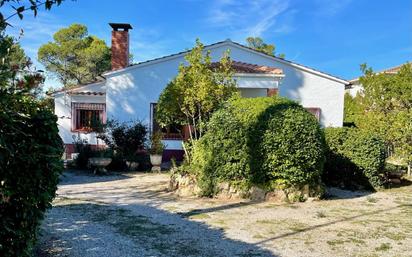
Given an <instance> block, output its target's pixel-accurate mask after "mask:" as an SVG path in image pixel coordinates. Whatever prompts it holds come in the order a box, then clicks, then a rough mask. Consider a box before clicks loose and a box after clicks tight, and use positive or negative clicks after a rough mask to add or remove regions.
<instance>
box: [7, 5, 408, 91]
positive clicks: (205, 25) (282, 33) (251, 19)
mask: <svg viewBox="0 0 412 257" xmlns="http://www.w3.org/2000/svg"><path fill="white" fill-rule="evenodd" d="M109 22H127V23H131V24H132V26H133V30H132V31H131V40H130V42H131V52H132V53H133V55H134V61H135V62H138V61H144V60H147V59H152V58H156V57H160V56H163V55H167V54H172V53H175V52H179V51H182V50H185V49H188V48H190V47H192V46H193V45H194V41H195V39H196V38H200V39H201V41H202V42H203V43H205V44H209V43H214V42H217V41H222V40H225V39H227V38H230V39H232V40H233V41H236V42H239V43H244V41H245V38H246V37H248V36H260V37H262V38H263V39H264V40H265V41H266V42H268V43H275V45H276V47H277V52H278V53H284V54H286V59H288V60H291V61H295V62H298V63H301V64H304V65H307V66H310V67H313V68H316V69H319V70H321V71H324V72H327V73H331V74H333V75H336V76H339V77H342V78H345V79H351V78H354V77H356V76H358V75H360V71H359V65H360V64H361V63H365V62H366V63H368V64H369V65H370V66H372V67H373V68H374V69H375V70H380V69H384V68H387V67H391V66H396V65H398V64H400V63H403V62H406V61H411V60H412V1H411V0H393V1H385V0H283V1H278V0H260V1H259V0H256V1H253V0H205V1H203V0H173V1H168V0H151V1H144V0H118V1H113V0H77V1H71V0H66V1H65V2H63V4H62V5H61V6H60V7H56V8H53V9H52V10H51V11H48V12H46V11H44V10H42V11H40V12H39V15H38V16H37V18H33V17H32V15H31V14H29V13H27V14H26V16H25V18H24V20H23V21H18V19H17V18H15V19H14V20H12V21H11V23H12V24H14V25H15V27H14V28H11V29H9V33H12V34H17V32H18V30H19V29H20V28H22V29H23V30H24V36H23V38H22V39H21V40H20V42H21V44H22V46H23V48H24V49H25V50H26V53H27V54H28V55H29V56H30V57H32V59H33V60H34V61H35V60H36V56H37V49H38V48H39V46H40V45H42V44H43V43H46V42H48V41H51V40H52V35H53V33H54V32H56V31H57V30H58V29H60V28H62V27H65V26H68V25H70V24H72V23H82V24H85V25H86V26H87V27H88V28H89V33H90V34H93V35H96V36H98V37H100V38H103V39H105V40H106V42H107V44H108V45H110V35H111V34H110V30H111V29H110V27H109V26H108V23H109ZM35 64H36V67H37V68H42V67H41V65H39V64H38V63H36V62H35ZM50 86H54V87H56V86H59V85H58V82H56V81H55V80H54V79H53V78H51V77H49V78H48V79H47V81H46V88H47V87H50Z"/></svg>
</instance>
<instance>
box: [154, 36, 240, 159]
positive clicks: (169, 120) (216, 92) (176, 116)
mask: <svg viewBox="0 0 412 257" xmlns="http://www.w3.org/2000/svg"><path fill="white" fill-rule="evenodd" d="M185 59H186V61H187V65H185V64H181V65H180V66H179V73H178V75H177V76H176V77H175V78H174V79H173V80H172V81H171V82H170V83H169V84H168V85H167V86H166V88H165V89H164V90H163V92H162V93H161V95H160V97H159V100H158V103H157V107H156V108H157V109H156V120H157V122H158V123H159V125H160V126H162V127H165V126H169V125H176V124H178V125H187V126H188V128H189V137H190V141H193V140H197V139H199V138H200V137H201V136H202V135H203V134H204V132H205V123H206V122H207V121H208V120H209V118H210V116H211V114H212V113H213V112H214V111H215V110H216V109H217V108H218V107H220V106H221V104H222V103H223V102H225V101H226V100H227V99H229V98H230V97H231V96H232V95H234V94H235V93H236V87H235V81H234V80H233V78H232V74H233V71H232V68H231V61H230V58H229V55H228V52H226V53H225V54H224V56H223V57H222V58H221V59H220V61H219V62H218V63H212V61H211V57H210V52H209V51H207V52H206V53H204V46H203V44H202V43H201V42H200V41H199V40H198V39H197V40H196V45H195V47H194V48H193V49H192V50H191V51H190V52H189V53H188V54H187V55H186V56H185ZM186 156H187V158H189V160H190V153H188V151H186Z"/></svg>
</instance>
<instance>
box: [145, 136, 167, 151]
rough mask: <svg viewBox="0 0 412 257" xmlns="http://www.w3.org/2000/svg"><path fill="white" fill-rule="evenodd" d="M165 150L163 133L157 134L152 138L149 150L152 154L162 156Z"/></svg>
mask: <svg viewBox="0 0 412 257" xmlns="http://www.w3.org/2000/svg"><path fill="white" fill-rule="evenodd" d="M164 149H165V145H164V144H163V142H162V132H160V131H159V132H155V133H153V135H152V136H151V137H150V142H149V144H148V146H147V150H148V151H149V153H150V154H160V155H161V154H162V153H163V150H164Z"/></svg>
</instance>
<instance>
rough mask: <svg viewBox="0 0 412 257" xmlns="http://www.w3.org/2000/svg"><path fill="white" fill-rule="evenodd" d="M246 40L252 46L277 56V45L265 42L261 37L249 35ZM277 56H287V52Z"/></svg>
mask: <svg viewBox="0 0 412 257" xmlns="http://www.w3.org/2000/svg"><path fill="white" fill-rule="evenodd" d="M246 42H247V45H248V47H250V48H253V49H255V50H257V51H259V52H262V53H265V54H268V55H271V56H276V51H275V50H276V46H275V45H274V44H267V43H265V42H264V41H263V39H261V38H260V37H248V38H246ZM277 57H280V58H285V54H278V55H277Z"/></svg>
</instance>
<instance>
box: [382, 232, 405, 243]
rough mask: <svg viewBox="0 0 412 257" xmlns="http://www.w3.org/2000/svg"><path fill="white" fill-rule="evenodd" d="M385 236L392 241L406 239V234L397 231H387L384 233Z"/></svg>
mask: <svg viewBox="0 0 412 257" xmlns="http://www.w3.org/2000/svg"><path fill="white" fill-rule="evenodd" d="M385 236H386V237H387V238H389V239H392V240H393V241H401V240H405V239H406V235H405V234H404V233H401V232H398V233H392V232H388V233H386V234H385Z"/></svg>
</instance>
